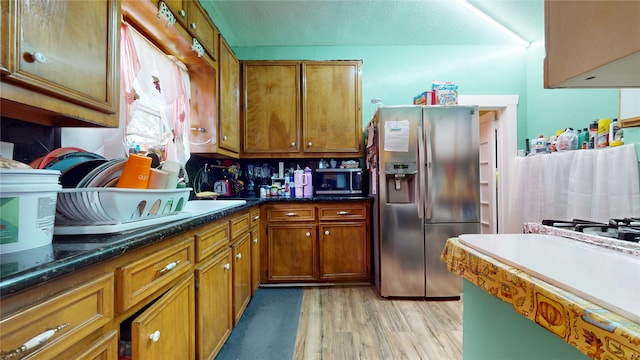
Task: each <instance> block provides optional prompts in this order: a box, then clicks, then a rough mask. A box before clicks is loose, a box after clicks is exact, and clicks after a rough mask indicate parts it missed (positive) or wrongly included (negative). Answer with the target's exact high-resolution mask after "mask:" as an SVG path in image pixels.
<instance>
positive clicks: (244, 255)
mask: <svg viewBox="0 0 640 360" xmlns="http://www.w3.org/2000/svg"><path fill="white" fill-rule="evenodd" d="M249 239H250V236H249V233H248V232H245V233H244V234H242V235H240V236H239V238H238V240H236V242H235V243H234V244H233V245H232V246H231V253H232V255H233V265H232V269H233V324H234V325H235V324H237V323H238V321H239V320H240V317H241V316H242V312H243V311H244V309H245V308H246V307H247V305H248V304H249V300H251V242H250V241H249Z"/></svg>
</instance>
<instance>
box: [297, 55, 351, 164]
mask: <svg viewBox="0 0 640 360" xmlns="http://www.w3.org/2000/svg"><path fill="white" fill-rule="evenodd" d="M361 64H362V63H361V62H360V61H331V62H313V63H303V64H302V77H303V79H304V81H303V83H302V84H303V85H302V103H303V104H304V105H303V107H302V111H303V115H302V118H303V119H304V126H303V129H302V133H303V136H302V137H303V139H304V142H303V145H304V152H306V153H333V152H339V153H350V154H353V153H355V152H360V150H361V149H360V148H361V140H362V113H361V108H362V105H361V102H362V100H361V99H362V96H361V90H360V84H361V79H360V74H361V72H360V66H361Z"/></svg>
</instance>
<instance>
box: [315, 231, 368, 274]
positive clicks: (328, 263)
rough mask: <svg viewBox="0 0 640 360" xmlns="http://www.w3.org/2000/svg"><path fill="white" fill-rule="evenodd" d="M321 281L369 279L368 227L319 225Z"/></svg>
mask: <svg viewBox="0 0 640 360" xmlns="http://www.w3.org/2000/svg"><path fill="white" fill-rule="evenodd" d="M319 230H320V241H319V242H320V246H319V247H320V277H321V278H322V279H340V278H350V279H352V280H356V279H360V280H367V279H369V261H370V260H369V258H370V256H369V237H368V236H367V234H368V233H367V227H366V224H365V223H336V224H320V228H319Z"/></svg>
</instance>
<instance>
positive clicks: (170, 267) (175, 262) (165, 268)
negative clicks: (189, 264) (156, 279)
mask: <svg viewBox="0 0 640 360" xmlns="http://www.w3.org/2000/svg"><path fill="white" fill-rule="evenodd" d="M179 263H180V260H176V261H174V262H171V263H168V264H167V265H166V266H165V267H163V268H162V269H160V270H158V272H159V273H160V274H164V273H167V272H169V271H171V270H173V268H175V267H176V266H178V264H179Z"/></svg>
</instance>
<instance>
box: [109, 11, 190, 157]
mask: <svg viewBox="0 0 640 360" xmlns="http://www.w3.org/2000/svg"><path fill="white" fill-rule="evenodd" d="M121 42H122V43H121V44H122V45H121V66H120V72H121V74H120V76H121V86H122V93H123V95H122V99H123V100H124V104H123V105H124V106H123V115H124V116H125V120H126V122H125V123H126V126H128V125H129V123H130V121H131V119H132V118H133V117H134V116H135V115H136V111H138V110H139V108H143V107H145V108H149V107H151V108H154V109H155V110H157V111H158V113H159V116H160V118H161V121H162V123H163V125H164V126H163V129H164V133H163V134H161V137H162V139H161V141H162V142H163V143H164V146H165V149H164V152H163V160H167V159H168V160H173V161H176V162H179V163H180V164H182V165H183V166H184V164H185V163H186V162H187V160H188V159H189V156H190V150H189V141H188V138H187V137H188V136H189V128H190V122H189V115H190V114H189V95H190V94H189V89H190V84H189V74H188V72H187V69H186V67H185V66H184V64H182V63H180V62H179V61H178V60H177V59H175V58H173V57H171V56H168V55H166V54H165V53H163V52H162V51H160V50H159V49H158V48H156V47H155V46H154V45H153V44H152V43H151V42H149V41H148V40H147V39H145V38H144V37H143V36H142V35H141V34H139V33H138V32H137V31H136V30H135V29H134V28H132V27H131V26H130V25H129V24H127V23H123V24H122V27H121ZM143 105H144V106H143Z"/></svg>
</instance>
